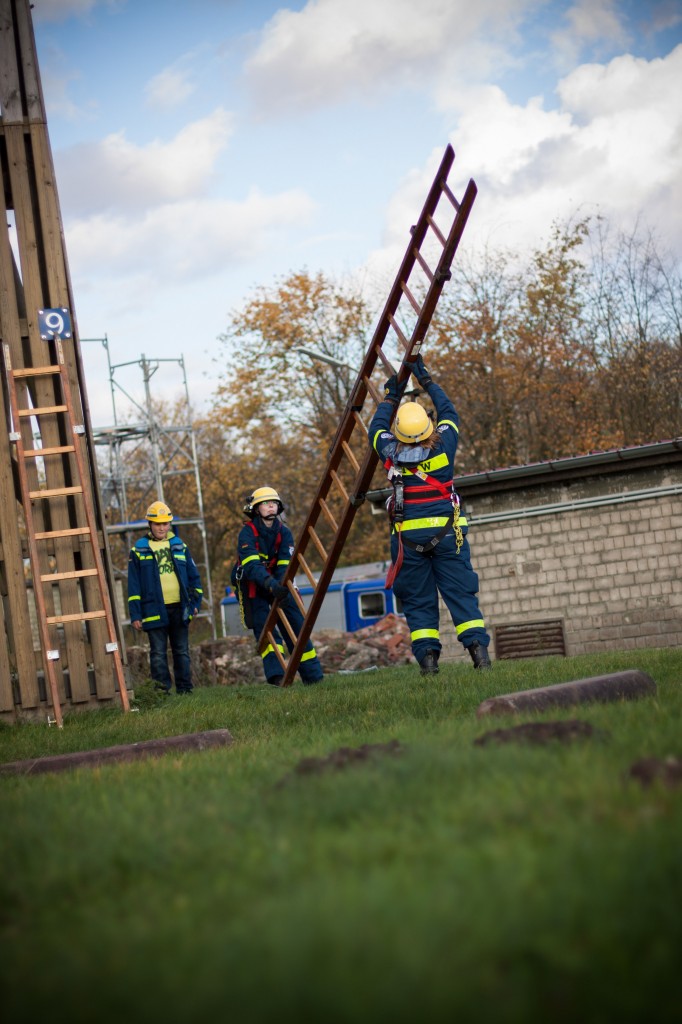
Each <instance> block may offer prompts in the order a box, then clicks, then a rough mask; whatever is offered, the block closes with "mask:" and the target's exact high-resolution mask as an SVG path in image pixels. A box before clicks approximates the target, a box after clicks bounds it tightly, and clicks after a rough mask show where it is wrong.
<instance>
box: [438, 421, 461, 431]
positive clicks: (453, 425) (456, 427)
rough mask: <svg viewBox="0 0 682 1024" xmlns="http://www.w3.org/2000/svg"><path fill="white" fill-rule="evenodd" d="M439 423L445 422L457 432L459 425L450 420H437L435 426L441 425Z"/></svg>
mask: <svg viewBox="0 0 682 1024" xmlns="http://www.w3.org/2000/svg"><path fill="white" fill-rule="evenodd" d="M441 423H447V424H448V426H449V427H454V429H455V430H456V431H457V433H458V434H459V427H458V426H457V424H456V423H453V422H452V420H438V423H437V424H436V426H437V427H439V426H440V425H441Z"/></svg>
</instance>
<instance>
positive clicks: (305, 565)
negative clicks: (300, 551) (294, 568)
mask: <svg viewBox="0 0 682 1024" xmlns="http://www.w3.org/2000/svg"><path fill="white" fill-rule="evenodd" d="M298 561H299V563H300V565H301V568H302V569H303V572H304V573H305V574H306V576H307V577H308V583H309V584H310V586H311V587H312V588H313V590H315V587H316V586H317V583H316V582H315V577H314V576H313V574H312V571H311V569H310V566H309V565H308V563H307V562H306V560H305V558H304V557H303V555H299V556H298Z"/></svg>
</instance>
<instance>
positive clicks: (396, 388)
mask: <svg viewBox="0 0 682 1024" xmlns="http://www.w3.org/2000/svg"><path fill="white" fill-rule="evenodd" d="M407 380H408V378H405V380H404V381H403V383H402V384H399V383H398V374H397V373H394V374H393V376H392V377H389V378H388V380H387V381H386V383H385V384H384V398H385V400H386V401H387V402H393V403H394V404H395V405H399V404H400V399H401V398H402V397H403V394H404V392H405V386H406V384H407Z"/></svg>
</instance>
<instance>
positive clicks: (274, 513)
mask: <svg viewBox="0 0 682 1024" xmlns="http://www.w3.org/2000/svg"><path fill="white" fill-rule="evenodd" d="M244 511H245V512H246V514H247V515H248V517H249V521H248V522H246V523H244V525H243V526H242V528H241V530H240V531H239V537H238V539H237V559H238V563H237V565H236V566H235V570H234V572H233V579H232V582H233V584H235V585H236V586H238V587H239V589H240V590H241V596H240V600H241V601H242V602H243V605H244V609H243V610H244V621H245V624H246V625H247V626H248V627H249V628H251V629H252V630H253V635H254V636H255V638H256V640H258V638H259V637H260V635H261V633H262V631H263V626H264V625H265V621H266V619H267V617H268V614H269V612H270V607H271V605H272V602H273V600H275V599H277V600H278V602H279V606H280V608H281V609H282V611H283V612H284V614H285V615H286V617H287V621H288V622H289V625H290V626H291V628H292V629H293V631H294V633H295V635H296V636H298V634H299V633H300V631H301V626H302V625H303V616H302V614H301V612H300V610H299V608H298V605H297V604H296V602H295V601H294V599H293V597H292V596H291V594H290V592H289V590H288V588H287V587H285V586H283V584H282V582H281V580H282V579H283V577H284V574H285V573H286V571H287V567H288V565H289V562H290V560H291V556H292V555H293V553H294V538H293V535H292V533H291V530H290V529H289V527H288V526H287V525H286V523H284V522H282V520H281V518H280V516H281V514H282V512H283V511H284V505H283V504H282V501H281V499H280V496H279V494H278V493H277V491H275V490H274V489H273V488H272V487H257V488H256V490H255V491H254V492H253V494H252V495H250V497H249V498H248V499H247V501H246V504H245V505H244ZM282 636H284V642H286V645H287V648H288V650H289V651H291V650H292V649H293V642H292V640H291V637H290V636H289V634H288V633H287V631H286V630H282V632H281V633H280V631H279V629H277V628H275V629H274V630H273V637H274V639H275V642H276V644H277V647H278V649H279V651H280V653H281V654H284V647H283V642H282ZM262 658H263V671H264V673H265V679H266V681H267V682H268V683H271V684H272V685H273V686H279V685H280V684H281V682H282V679H283V677H284V675H283V671H282V666H281V664H280V662H279V659H278V657H277V655H276V654H275V653H274V650H273V648H272V645H268V647H266V649H265V650H264V651H263V652H262ZM298 671H299V675H300V676H301V679H302V680H303V683H304V685H306V686H310V685H312V684H313V683H319V682H320V680H321V679H322V678H323V676H324V673H323V671H322V665H321V664H320V660H319V658H318V657H317V654H316V652H315V648H314V647H313V645H312V643H311V642H310V641H308V643H307V644H306V647H305V650H304V652H303V655H302V656H301V661H300V664H299V668H298Z"/></svg>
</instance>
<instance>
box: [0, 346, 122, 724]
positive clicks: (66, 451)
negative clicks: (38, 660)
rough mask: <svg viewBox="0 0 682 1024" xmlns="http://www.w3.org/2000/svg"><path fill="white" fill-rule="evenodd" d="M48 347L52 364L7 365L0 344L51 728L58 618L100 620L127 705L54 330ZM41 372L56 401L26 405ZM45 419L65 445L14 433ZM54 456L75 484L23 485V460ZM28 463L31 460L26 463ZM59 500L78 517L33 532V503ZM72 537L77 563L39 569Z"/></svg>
mask: <svg viewBox="0 0 682 1024" xmlns="http://www.w3.org/2000/svg"><path fill="white" fill-rule="evenodd" d="M54 345H55V349H56V353H57V362H56V363H50V364H48V365H45V366H36V367H25V368H14V367H13V366H12V361H11V356H10V347H9V345H8V344H7V343H6V342H3V356H4V363H5V373H6V378H7V390H8V394H9V402H10V411H11V416H12V429H11V431H10V435H9V439H10V441H11V442H12V443H13V444H14V445H15V450H16V465H17V474H18V478H19V488H20V494H21V504H22V507H23V511H24V520H25V527H26V538H27V543H28V553H29V560H30V564H31V573H32V576H33V591H34V598H35V606H36V617H37V624H38V632H39V636H40V644H41V649H42V657H43V670H44V674H45V682H46V688H47V689H48V693H49V700H50V701H51V703H52V706H53V710H54V716H55V722H56V724H57V725H58V727H59V728H62V726H63V716H62V709H61V700H60V695H59V685H58V680H57V674H56V671H55V662H57V661H58V660H59V656H60V652H59V643H58V640H57V629H56V627H57V626H59V625H61V624H62V623H74V622H82V623H83V624H84V628H87V626H86V623H87V622H88V621H91V620H93V619H102V620H104V622H105V625H106V634H107V636H108V640H107V642H106V645H105V650H106V653H107V654H110V655H111V657H112V659H113V666H112V667H113V671H114V676H115V680H116V683H117V686H118V691H119V695H120V698H121V704H122V706H123V709H124V711H129V710H130V702H129V699H128V691H127V688H126V681H125V676H124V672H123V662H122V658H121V652H120V649H119V643H118V640H117V637H116V628H115V622H114V616H113V610H112V605H111V598H110V594H109V589H108V585H107V579H106V575H105V570H104V562H103V559H102V553H101V549H100V544H99V542H98V538H97V524H96V518H95V511H94V507H93V502H92V497H91V492H90V488H89V481H88V479H87V474H86V461H85V457H84V455H83V451H82V445H83V442H84V435H85V428H84V427H83V426H82V425H79V424H77V423H76V422H75V413H74V404H73V399H72V395H71V390H70V386H69V378H68V372H67V368H66V365H65V361H64V350H63V346H62V339H61V337H60V336H59V335H58V334H57V335H56V336H55V340H54ZM46 376H50V377H52V378H53V379H55V380H56V379H57V378H58V379H59V380H60V382H61V401H59V400H58V401H57V402H56V404H54V405H44V406H40V405H37V406H35V405H32V404H30V403H31V394H32V387H31V385H32V382H33V381H34V380H35V378H38V377H43V378H44V377H46ZM19 389H21V390H22V395H21V399H22V403H25V404H24V407H23V408H22V407H20V406H19V395H18V392H19ZM24 395H25V398H24ZM45 418H51V419H52V422H53V423H54V422H55V420H56V423H57V425H58V428H59V433H60V436H61V437H63V438H64V439H65V441H66V443H65V444H60V445H52V446H49V447H42V444H39V445H37V446H36V444H35V441H34V442H33V443H34V447H32V448H29V447H26V445H25V443H24V436H27V434H26V431H24V435H23V436H22V430H21V426H22V423H25V422H26V420H27V419H28V420H30V421H31V422H33V423H34V424H36V425H37V427H38V430H37V432H36V433H37V435H38V437H39V436H40V422H41V420H42V419H45ZM54 457H58V458H68V460H69V463H70V472H69V477H70V479H71V480H73V481H75V483H73V485H71V486H64V487H56V488H41V487H38V488H33V489H31V484H30V483H29V471H28V468H27V467H28V464H29V463H31V462H32V461H33V460H37V459H43V460H45V459H50V458H54ZM35 464H36V463H35V462H34V463H33V465H35ZM31 476H33V477H35V473H31ZM60 498H61V499H64V498H68V499H69V500H72V501H74V502H79V503H80V504H79V506H78V511H77V517H76V521H77V522H79V523H82V525H80V526H77V527H74V528H70V529H61V530H39V531H37V530H36V528H35V523H34V514H33V508H34V503H35V502H38V501H39V502H41V503H42V504H43V511H45V510H46V509H47V510H49V504H50V502H51V501H52V500H54V499H60ZM75 536H79V537H81V544H80V561H81V562H82V564H83V568H74V569H73V570H70V571H67V572H52V571H46V568H48V567H49V551H48V547H49V544H50V543H54V542H55V541H58V540H59V539H61V538H68V537H75ZM86 577H92V578H93V580H95V581H96V583H97V587H96V588H95V591H94V592H95V594H96V595H97V598H96V599H95V600H94V601H93V597H92V588H89V599H86V597H85V591H84V590H82V589H81V581H84V580H85V578H86ZM55 587H56V588H57V591H58V592H59V595H60V600H59V602H55V601H54V596H55ZM65 587H71V588H73V587H76V588H78V593H77V606H78V607H80V609H81V610H80V611H78V612H70V613H68V614H65V613H62V611H61V608H62V606H63V604H64V603H67V602H62V600H61V594H62V588H65ZM46 588H50V590H51V595H50V604H51V605H52V604H54V605H55V607H54V612H55V613H54V614H48V607H47V601H46V594H45V589H46ZM71 598H72V599H71V600H70V601H69V602H68V604H69V606H73V595H71ZM57 605H58V607H57Z"/></svg>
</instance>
